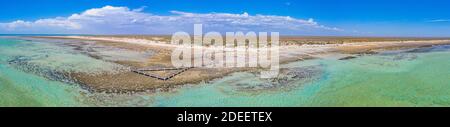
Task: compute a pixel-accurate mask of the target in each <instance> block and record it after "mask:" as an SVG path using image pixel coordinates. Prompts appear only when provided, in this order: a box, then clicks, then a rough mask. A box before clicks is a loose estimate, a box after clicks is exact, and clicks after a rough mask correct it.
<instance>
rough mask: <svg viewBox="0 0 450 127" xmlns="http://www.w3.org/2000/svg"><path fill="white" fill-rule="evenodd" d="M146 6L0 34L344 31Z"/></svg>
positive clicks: (15, 25)
mask: <svg viewBox="0 0 450 127" xmlns="http://www.w3.org/2000/svg"><path fill="white" fill-rule="evenodd" d="M144 8H145V7H142V8H138V9H130V8H127V7H114V6H105V7H102V8H93V9H89V10H86V11H84V12H82V13H79V14H72V15H71V16H68V17H56V18H47V19H39V20H36V21H23V20H17V21H14V22H8V23H0V33H40V34H54V33H65V34H70V33H73V34H172V33H174V32H177V31H186V32H192V30H193V24H203V27H204V31H218V32H228V31H266V32H280V33H281V34H283V33H285V34H315V33H336V32H341V31H343V30H341V29H338V28H334V27H327V26H324V25H320V24H319V23H317V22H315V21H314V20H313V19H297V18H292V17H289V16H276V15H260V14H257V15H250V14H248V13H243V14H232V13H189V12H182V11H171V14H170V15H154V14H151V13H147V12H143V10H144Z"/></svg>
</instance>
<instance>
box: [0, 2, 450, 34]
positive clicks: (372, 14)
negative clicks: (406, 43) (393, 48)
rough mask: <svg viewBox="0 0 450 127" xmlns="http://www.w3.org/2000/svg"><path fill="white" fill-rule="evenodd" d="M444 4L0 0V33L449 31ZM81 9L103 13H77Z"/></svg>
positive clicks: (427, 32) (364, 32) (395, 32)
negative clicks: (198, 26) (194, 28)
mask: <svg viewBox="0 0 450 127" xmlns="http://www.w3.org/2000/svg"><path fill="white" fill-rule="evenodd" d="M448 5H450V1H448V0H447V1H446V0H245V1H243V0H185V2H181V1H180V0H39V1H37V0H13V1H6V0H1V1H0V8H1V11H0V33H4V34H8V33H14V34H15V33H78V34H170V33H172V32H175V31H189V30H191V29H192V26H193V25H192V24H194V23H202V24H204V27H205V29H206V30H207V31H219V32H224V31H267V32H270V31H277V32H280V34H285V35H317V36H326V35H329V36H331V35H333V36H444V37H449V36H450V13H449V12H450V8H449V7H447V6H448ZM89 10H93V11H90V12H99V13H101V14H102V15H101V16H103V17H99V16H100V15H92V13H85V12H88V11H89ZM74 14H77V15H78V16H76V17H75V18H74V17H72V16H73V15H74ZM230 15H231V16H230ZM258 15H259V16H258ZM120 17H122V18H120ZM161 17H162V18H163V19H160V18H161ZM211 17H214V18H215V19H212V18H211ZM173 18H176V21H173V20H172V19H173ZM266 19H267V21H266ZM112 20H114V21H112ZM233 21H235V22H233ZM162 29H165V30H162Z"/></svg>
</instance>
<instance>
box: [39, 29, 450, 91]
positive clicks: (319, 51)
mask: <svg viewBox="0 0 450 127" xmlns="http://www.w3.org/2000/svg"><path fill="white" fill-rule="evenodd" d="M37 38H45V39H71V40H77V41H80V42H81V41H95V45H102V46H111V47H116V48H125V49H128V50H134V51H145V50H155V51H157V53H155V55H153V56H151V57H150V58H148V59H147V60H146V61H144V62H137V63H133V62H130V61H112V62H114V63H117V64H121V65H125V66H130V67H145V66H149V65H157V66H159V65H163V66H164V64H168V62H170V61H168V60H167V57H168V56H167V55H168V53H169V52H170V50H171V49H172V48H171V47H170V46H167V47H168V48H161V47H159V45H153V44H150V45H143V44H136V43H133V42H131V43H127V42H117V41H106V40H101V41H99V40H97V39H85V38H84V39H83V38H73V37H68V38H66V37H54V36H52V37H37ZM280 43H282V42H280ZM441 44H442V45H446V44H450V41H449V40H431V41H399V42H355V43H345V44H325V45H301V46H292V45H287V46H282V48H281V47H280V65H281V64H287V63H291V62H296V61H301V60H307V59H317V58H320V57H321V56H322V55H327V54H335V53H338V54H346V55H347V56H349V55H354V54H370V53H373V52H377V51H374V50H398V49H405V48H408V49H409V48H420V47H422V46H432V45H441ZM75 45H76V43H75ZM96 59H102V58H96ZM256 70H257V69H255V68H232V69H230V68H224V69H202V68H194V69H192V70H189V71H187V72H184V73H182V74H180V75H179V76H177V77H174V78H173V79H171V80H170V81H157V80H154V79H149V78H148V77H144V76H141V75H136V74H134V73H132V72H131V71H130V72H123V73H120V74H100V75H94V76H92V75H86V74H83V73H75V74H69V75H73V77H74V78H75V79H76V80H77V81H79V83H78V84H80V85H82V87H84V88H89V89H88V91H91V92H106V93H137V92H155V91H170V90H171V89H174V88H177V87H179V86H184V85H186V84H201V82H209V81H213V80H216V79H220V78H221V77H224V76H227V75H230V74H233V73H236V72H243V71H244V72H252V71H256ZM118 77H121V78H118Z"/></svg>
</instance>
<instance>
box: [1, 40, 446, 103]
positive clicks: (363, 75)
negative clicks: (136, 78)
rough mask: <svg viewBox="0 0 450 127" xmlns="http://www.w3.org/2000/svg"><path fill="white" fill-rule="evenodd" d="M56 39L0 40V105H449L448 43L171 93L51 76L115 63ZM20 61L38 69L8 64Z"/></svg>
mask: <svg viewBox="0 0 450 127" xmlns="http://www.w3.org/2000/svg"><path fill="white" fill-rule="evenodd" d="M57 43H58V42H42V41H29V40H28V41H26V40H23V39H18V38H0V106H181V107H184V106H450V46H434V47H425V48H421V49H411V50H403V51H390V52H383V53H380V54H377V55H362V56H358V57H357V58H355V59H349V60H338V59H339V58H340V57H341V56H342V55H336V56H334V55H332V56H327V57H323V58H320V59H314V60H307V61H299V62H294V63H290V64H286V65H282V69H281V75H280V77H279V78H278V79H270V80H269V79H260V78H259V74H257V73H245V72H240V73H234V74H231V75H229V76H226V77H223V78H221V79H216V80H213V81H210V82H208V83H200V84H195V85H186V86H183V87H180V88H177V89H175V90H173V91H170V92H157V93H137V94H132V95H130V94H127V95H117V94H105V93H90V92H88V91H86V90H83V89H82V88H80V86H79V85H77V84H74V83H71V82H70V81H64V80H55V79H58V78H55V77H58V75H57V74H58V73H52V72H53V71H55V70H56V71H58V72H64V71H80V72H84V71H89V72H91V73H92V74H95V73H102V72H114V71H115V70H117V68H121V66H120V65H116V64H113V63H109V62H105V61H101V60H97V59H93V58H90V57H88V56H87V55H84V54H82V53H78V52H76V51H75V50H73V49H71V48H70V47H64V46H61V45H58V44H57ZM338 56H339V57H338ZM22 60H26V61H27V63H32V65H34V66H33V67H37V68H39V69H29V68H26V69H23V67H22V66H17V65H15V64H17V63H20V61H22ZM11 61H13V62H11ZM17 61H19V62H17ZM23 66H26V65H23ZM21 67H22V68H21ZM48 73H50V74H48Z"/></svg>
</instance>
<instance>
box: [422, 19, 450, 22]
mask: <svg viewBox="0 0 450 127" xmlns="http://www.w3.org/2000/svg"><path fill="white" fill-rule="evenodd" d="M427 22H450V19H435V20H428V21H427Z"/></svg>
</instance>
